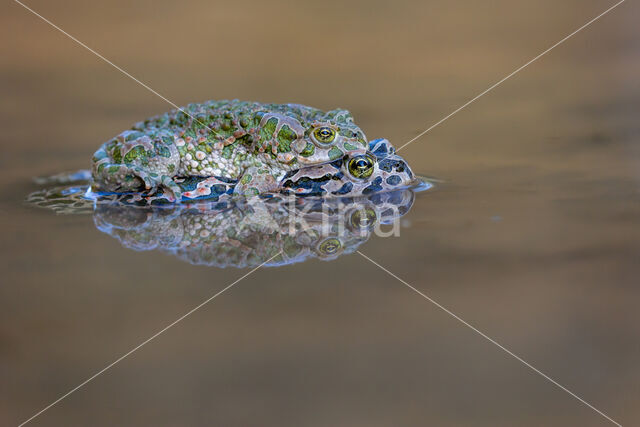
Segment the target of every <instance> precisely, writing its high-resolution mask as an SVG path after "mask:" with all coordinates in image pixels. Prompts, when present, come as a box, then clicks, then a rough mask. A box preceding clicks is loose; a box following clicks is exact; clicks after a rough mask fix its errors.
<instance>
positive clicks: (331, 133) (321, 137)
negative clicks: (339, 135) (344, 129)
mask: <svg viewBox="0 0 640 427" xmlns="http://www.w3.org/2000/svg"><path fill="white" fill-rule="evenodd" d="M313 139H314V140H315V141H316V142H318V143H319V144H331V143H332V142H333V140H334V139H336V131H335V129H333V128H330V127H329V126H320V127H317V128H315V129H314V130H313Z"/></svg>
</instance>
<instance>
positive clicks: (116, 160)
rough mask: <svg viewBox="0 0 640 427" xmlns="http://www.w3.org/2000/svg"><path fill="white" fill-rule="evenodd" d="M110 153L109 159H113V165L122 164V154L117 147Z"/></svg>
mask: <svg viewBox="0 0 640 427" xmlns="http://www.w3.org/2000/svg"><path fill="white" fill-rule="evenodd" d="M111 153H112V154H111V157H113V162H114V163H122V154H121V153H120V148H119V147H118V148H115V149H114V150H113V151H112V152H111Z"/></svg>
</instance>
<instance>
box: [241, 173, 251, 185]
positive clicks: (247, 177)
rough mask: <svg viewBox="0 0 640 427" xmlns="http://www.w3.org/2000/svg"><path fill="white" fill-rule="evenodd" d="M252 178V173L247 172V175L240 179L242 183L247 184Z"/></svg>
mask: <svg viewBox="0 0 640 427" xmlns="http://www.w3.org/2000/svg"><path fill="white" fill-rule="evenodd" d="M251 179H252V176H251V174H246V175H245V176H243V177H242V179H241V180H240V183H241V184H244V185H246V184H248V183H250V182H251Z"/></svg>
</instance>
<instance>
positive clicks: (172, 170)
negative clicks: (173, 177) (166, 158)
mask: <svg viewBox="0 0 640 427" xmlns="http://www.w3.org/2000/svg"><path fill="white" fill-rule="evenodd" d="M167 170H168V171H169V173H173V172H174V171H175V170H176V166H175V165H173V164H170V165H167Z"/></svg>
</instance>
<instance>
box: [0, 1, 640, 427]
mask: <svg viewBox="0 0 640 427" xmlns="http://www.w3.org/2000/svg"><path fill="white" fill-rule="evenodd" d="M28 4H29V5H30V6H31V7H33V8H34V9H35V10H37V11H38V12H39V13H41V14H43V15H44V16H45V17H47V18H48V19H50V20H52V21H53V22H54V23H56V24H57V25H59V26H60V27H61V28H63V29H65V30H66V31H68V32H69V33H71V34H72V35H74V36H75V37H77V38H78V39H80V40H82V41H83V42H84V43H87V44H88V45H89V46H91V47H92V48H94V49H96V50H97V51H98V52H100V53H101V54H103V55H104V56H106V57H107V58H109V59H110V60H112V61H114V62H115V63H116V64H118V65H120V66H121V67H123V68H124V69H126V70H127V71H128V72H130V73H131V74H133V75H135V76H136V77H137V78H139V79H140V80H142V81H143V82H145V83H147V84H148V85H150V86H151V87H153V88H154V89H155V90H157V91H158V92H160V93H161V94H163V95H164V96H166V97H167V98H169V99H171V100H172V101H173V102H175V103H176V104H179V105H182V104H185V103H187V102H191V101H200V100H204V99H211V98H218V99H225V98H240V99H251V100H258V101H263V102H298V103H304V104H309V105H313V106H316V107H319V108H324V109H329V108H334V107H336V106H341V107H344V108H348V109H349V110H351V111H352V112H353V114H354V116H355V117H356V120H357V122H358V123H359V124H360V126H361V127H362V128H363V129H364V130H365V132H366V133H367V135H368V137H369V138H370V139H373V138H375V137H386V138H388V139H389V140H391V141H392V142H393V143H394V144H395V145H396V146H400V145H402V144H403V143H405V142H406V141H408V140H409V139H411V138H413V137H414V136H415V135H416V134H418V133H419V132H421V131H422V130H424V129H425V128H427V127H428V126H430V125H431V124H433V123H435V122H436V121H438V120H440V119H441V118H442V117H444V116H445V115H447V114H448V113H450V112H451V111H453V110H454V109H456V108H457V107H458V106H460V105H462V104H463V103H464V102H466V101H467V100H469V99H470V98H472V97H473V96H475V95H476V94H478V93H479V92H481V91H482V90H484V89H486V88H487V87H488V86H490V85H491V84H493V83H494V82H496V81H498V80H499V79H501V78H502V77H504V76H505V75H507V74H508V73H510V72H511V71H513V70H514V69H516V68H517V67H519V66H520V65H522V64H523V63H525V62H526V61H528V60H529V59H531V58H533V57H534V56H536V55H537V54H539V53H540V52H541V51H543V50H544V49H546V48H547V47H549V46H550V45H552V44H553V43H555V42H556V41H558V40H560V39H561V38H562V37H564V36H565V35H567V34H569V33H570V32H571V31H573V30H575V29H576V28H578V27H579V26H581V25H582V24H584V23H585V22H587V21H588V20H590V19H591V18H593V17H594V16H596V15H598V14H599V13H600V12H602V11H603V10H605V9H606V8H607V7H609V6H610V5H611V4H613V3H608V2H602V1H588V2H584V1H571V2H564V3H562V4H561V5H558V4H557V3H556V2H551V1H543V2H529V3H527V4H524V3H522V4H514V3H513V2H507V1H495V2H490V3H483V4H482V5H481V4H480V3H478V2H465V1H460V2H447V1H444V0H437V1H430V2H428V3H427V2H425V4H422V2H415V3H412V2H402V1H401V2H394V3H393V5H391V4H390V3H389V4H387V3H383V2H364V1H357V2H349V4H348V5H345V4H343V3H342V2H323V3H322V5H320V4H314V5H312V4H309V5H299V4H297V3H293V2H284V1H276V2H255V1H253V2H235V3H229V2H227V3H224V4H218V5H212V4H210V3H208V2H206V3H205V2H193V3H192V4H190V5H188V6H185V5H183V4H180V3H171V4H169V3H168V4H158V3H157V2H153V3H152V2H150V1H144V2H137V3H136V5H134V6H132V5H129V3H128V2H109V4H108V5H107V4H105V5H100V6H98V5H94V4H87V3H83V2H65V3H64V5H58V4H52V3H50V2H44V1H35V0H33V1H30V2H29V3H28ZM0 8H1V14H0V16H2V18H0V19H1V20H2V25H1V26H0V32H1V35H2V39H3V41H4V42H3V43H2V45H0V57H1V58H2V61H1V62H0V67H1V68H0V73H1V75H2V80H1V83H0V85H1V90H2V97H0V108H1V109H2V115H1V116H0V121H1V122H0V124H1V125H2V129H3V132H2V136H1V137H0V138H1V141H2V149H3V153H2V156H0V166H1V168H0V192H1V196H2V197H0V225H1V227H2V236H3V238H2V240H0V245H1V246H0V254H1V256H2V259H3V261H4V262H3V263H2V266H3V267H2V275H1V276H0V277H1V278H2V279H1V280H2V286H0V293H1V294H0V313H1V314H0V316H1V317H0V319H1V321H0V369H1V377H2V381H1V383H2V387H1V388H0V393H1V395H0V424H2V425H17V424H19V423H21V422H22V421H24V420H26V419H27V418H29V417H30V416H32V415H33V414H34V413H36V412H37V411H39V410H40V409H42V408H44V407H45V406H46V405H48V404H49V403H51V402H52V401H54V400H56V399H57V398H58V397H60V396H61V395H62V394H64V393H65V392H67V391H69V390H70V389H72V388H73V387H75V386H77V385H78V384H80V383H82V382H83V381H84V380H86V379H87V378H89V377H90V376H91V375H93V374H94V373H96V372H98V371H99V370H101V369H102V368H104V367H105V366H106V365H108V364H109V363H111V362H113V361H114V360H116V359H117V358H118V357H120V356H121V355H123V354H124V353H126V352H127V351H129V350H131V349H132V348H134V347H135V346H136V345H138V344H139V343H141V342H142V341H144V340H145V339H147V338H148V337H150V336H151V335H153V334H154V333H156V332H157V331H159V330H160V329H162V328H163V327H165V326H166V325H168V324H170V323H171V322H173V321H174V320H175V319H177V318H178V317H180V316H182V315H183V314H184V313H186V312H187V311H189V310H190V309H192V308H193V307H195V306H197V305H198V304H200V303H201V302H203V301H205V300H206V299H207V298H209V297H211V296H212V295H214V294H216V293H217V292H219V291H220V290H222V289H224V288H225V287H226V286H227V285H229V284H231V283H232V282H234V281H235V280H237V279H238V278H240V277H241V276H243V275H244V274H246V273H247V272H248V271H249V269H238V268H224V269H223V268H217V267H208V266H202V265H201V266H194V265H191V264H190V263H188V262H185V261H184V260H182V259H180V258H179V257H176V256H173V255H171V254H168V253H165V252H161V251H142V252H138V251H133V250H131V249H128V248H125V247H123V246H122V245H121V244H120V242H119V241H118V240H117V239H114V238H113V237H111V236H110V235H108V234H106V233H103V232H100V231H99V230H98V229H97V228H96V226H95V225H94V218H93V217H92V216H91V215H89V214H87V215H71V216H70V215H55V214H54V213H52V212H50V211H47V210H42V209H36V208H33V207H31V206H29V205H27V204H25V203H24V199H25V197H26V195H27V194H29V193H30V192H32V191H34V190H36V189H37V186H36V185H35V184H33V183H32V181H31V178H32V177H34V176H38V175H43V174H50V173H56V172H60V171H63V170H74V169H80V168H86V167H88V162H89V158H90V156H91V154H92V153H93V151H94V150H95V149H96V147H97V146H98V145H99V144H100V143H102V142H103V141H104V140H106V139H107V138H109V137H111V136H112V135H115V134H117V133H119V132H120V131H121V130H123V129H125V128H127V127H128V126H130V125H131V124H132V123H133V122H135V121H137V120H140V119H142V118H145V117H147V116H150V115H152V114H156V113H159V112H162V111H165V110H167V109H168V108H169V106H168V105H167V104H166V103H165V102H164V101H163V100H161V99H160V98H158V97H156V96H155V95H153V94H151V93H149V92H148V91H146V90H145V89H144V88H142V87H141V86H139V85H138V84H136V83H135V82H133V81H131V80H130V79H128V78H127V77H125V76H123V75H122V74H121V73H119V72H118V71H117V70H115V69H113V68H111V67H110V66H109V65H107V64H105V63H104V62H102V61H100V60H99V59H98V58H96V57H95V56H94V55H92V54H91V53H89V52H87V51H86V50H84V49H83V48H81V47H80V46H78V45H76V44H74V42H73V41H71V40H70V39H68V38H66V37H65V36H64V35H62V34H60V33H57V32H55V30H53V29H52V28H50V27H48V26H47V24H45V23H44V22H42V21H40V20H38V18H36V17H35V16H33V15H31V14H29V12H27V11H26V10H24V9H23V8H21V7H20V6H19V5H18V4H16V3H10V2H8V3H5V4H3V5H2V6H0ZM638 18H640V5H638V3H637V2H636V3H633V2H626V3H624V4H623V5H621V6H620V7H619V8H617V9H615V10H614V11H612V12H611V13H610V14H609V15H607V16H605V17H603V18H602V19H601V20H599V21H597V22H596V23H594V24H592V25H591V26H589V27H587V28H586V29H585V30H584V31H582V32H580V33H579V34H577V35H576V36H575V37H573V38H571V39H570V40H568V41H567V42H566V43H565V44H563V45H561V46H559V47H558V48H556V49H555V50H553V51H552V52H550V53H549V54H548V55H546V56H544V57H542V58H541V59H539V60H538V61H537V62H535V63H533V64H532V65H530V66H529V67H527V68H526V69H524V70H523V71H522V72H520V73H519V74H517V75H516V76H514V77H513V78H512V79H510V80H508V81H507V82H505V83H504V84H502V85H501V86H499V87H498V88H496V89H495V90H493V91H492V92H490V93H488V94H487V95H485V96H484V97H482V98H481V99H479V100H478V101H477V102H475V103H473V104H471V105H470V106H469V107H467V108H466V109H464V110H463V111H461V112H460V113H458V114H457V115H455V116H453V117H452V118H450V119H449V120H447V121H445V122H444V123H442V124H441V125H440V126H438V127H436V128H435V129H433V130H432V131H430V132H429V133H427V134H426V135H425V136H424V137H422V138H420V139H419V140H417V141H415V142H414V143H412V144H411V145H409V146H408V147H407V148H405V149H404V150H402V152H401V154H402V155H404V156H405V157H406V158H407V159H408V160H409V162H410V164H411V165H412V167H413V169H414V170H415V171H416V172H419V173H422V174H426V175H430V176H436V177H438V178H440V179H442V180H444V182H443V183H441V184H439V185H437V187H436V188H435V189H434V190H432V191H429V192H425V193H422V194H420V195H419V196H418V197H417V198H416V200H415V202H414V204H413V207H412V208H411V210H410V212H408V213H407V214H406V215H405V216H403V218H402V225H403V228H402V230H401V233H400V236H399V237H389V238H379V237H375V236H374V237H371V238H370V239H369V240H368V241H366V242H365V243H363V244H362V245H361V246H359V250H360V251H362V253H364V254H365V255H367V256H368V257H370V258H371V259H373V260H375V261H376V262H378V263H380V264H381V265H383V266H384V267H385V268H387V269H388V270H390V271H391V272H393V273H394V274H396V275H397V276H398V277H400V278H402V279H403V280H405V281H406V282H407V283H409V284H411V285H412V286H414V287H415V288H416V289H418V290H420V291H421V292H423V293H425V294H426V295H428V296H429V297H430V298H433V299H434V300H435V301H437V302H438V303H439V304H442V305H443V306H444V307H446V308H448V309H449V310H451V311H452V312H454V313H455V314H456V315H458V316H460V317H461V318H463V319H464V320H466V321H467V322H469V323H470V324H472V325H474V326H475V327H477V328H478V329H479V330H481V331H482V332H483V333H485V334H487V335H488V336H490V337H492V338H494V339H495V340H497V341H498V342H499V343H501V344H502V345H504V346H505V347H506V348H508V349H509V350H511V351H513V352H514V353H516V354H518V355H519V356H521V357H522V358H523V359H525V360H526V361H528V362H529V363H531V364H532V365H533V366H535V367H536V368H537V369H540V370H541V371H542V372H544V373H545V374H547V375H549V376H550V377H552V378H553V379H555V380H556V381H558V382H559V383H560V384H562V385H563V386H565V387H567V388H568V389H569V390H571V391H572V392H574V393H576V394H577V395H579V396H580V397H582V398H583V399H585V400H586V401H588V402H589V403H591V404H593V405H594V406H595V407H596V408H598V409H599V410H601V411H603V412H604V413H606V414H607V415H609V416H610V417H612V418H613V419H615V420H616V421H618V422H620V423H621V424H623V425H635V424H638V422H639V421H640V410H639V409H638V406H637V402H638V401H640V364H639V361H640V345H639V342H640V341H639V336H640V310H638V305H639V303H640V284H639V283H638V282H639V281H638V277H639V274H640V263H639V261H640V227H639V225H640V199H639V196H640V191H639V189H640V168H639V166H640V148H639V145H638V143H639V141H638V140H639V137H640V127H639V125H638V123H639V122H638V111H640V83H639V80H638V75H640V55H639V53H640V50H639V48H640V32H638V26H637V22H638ZM32 423H33V424H34V425H36V424H38V425H56V426H57V425H61V426H62V425H105V426H106V425H225V426H234V425H237V426H246V425H274V426H280V425H305V426H325V425H344V426H360V425H362V426H387V425H452V426H453V425H487V426H494V425H523V426H538V425H581V426H590V425H594V426H595V425H607V424H608V422H607V421H606V419H604V418H603V417H601V416H600V415H598V414H597V413H596V412H594V411H593V410H592V409H589V408H588V407H587V406H585V405H584V404H582V403H581V402H579V401H578V400H576V399H575V398H573V397H572V396H570V395H569V394H567V393H566V392H564V391H562V390H560V389H559V388H558V387H556V386H555V385H553V384H552V383H550V382H549V381H547V380H545V379H544V378H542V377H541V376H539V375H537V374H536V373H534V372H533V371H531V370H530V369H529V368H527V367H526V366H524V365H523V364H521V363H520V362H518V361H517V360H515V359H513V358H512V357H510V356H509V355H508V354H506V353H505V352H504V351H502V350H501V349H499V348H498V347H496V346H495V345H493V344H491V343H490V342H488V341H487V340H486V339H484V338H482V337H481V336H480V335H478V334H477V333H475V332H474V331H472V330H470V329H469V328H467V327H465V326H464V325H462V324H461V323H460V322H458V321H457V320H455V319H454V318H452V317H451V316H449V315H448V314H447V313H445V312H443V311H442V310H440V309H439V308H438V307H436V306H435V305H433V304H431V303H430V302H429V301H427V300H425V299H424V298H422V297H421V296H419V295H418V294H416V293H415V292H413V291H412V290H411V289H409V288H408V287H407V286H405V285H404V284H402V283H401V282H399V281H398V280H396V279H394V278H393V277H391V276H389V275H388V274H387V273H385V272H384V271H382V270H381V269H379V268H378V267H376V266H375V265H374V264H372V263H370V262H369V261H367V259H365V258H364V257H362V256H360V255H358V254H357V253H353V254H347V255H344V256H340V257H338V258H337V259H335V260H333V261H321V260H318V259H316V258H313V259H309V260H307V261H306V262H302V263H296V264H293V265H288V266H283V267H265V268H261V269H259V270H257V271H256V272H255V273H253V274H251V275H250V276H248V277H246V278H245V279H244V280H242V281H240V282H239V283H238V284H237V285H235V286H234V287H232V288H231V289H229V290H228V291H226V292H225V293H224V294H222V295H220V296H219V297H218V298H216V299H215V300H213V301H212V302H211V303H210V304H208V305H206V306H204V307H202V308H201V309H200V310H198V311H197V312H195V313H194V314H193V315H191V316H190V317H188V318H186V319H185V320H183V321H182V322H180V323H179V324H177V325H176V326H175V327H173V328H172V329H170V330H168V331H167V332H165V333H164V334H162V335H160V336H159V337H158V338H157V339H155V340H153V341H151V342H150V343H149V344H147V345H146V346H144V347H142V348H141V349H140V350H138V351H137V352H135V353H133V354H132V355H131V356H129V357H127V358H126V359H124V360H123V361H122V362H120V363H118V364H117V365H115V366H114V367H113V368H111V369H110V370H108V371H106V372H105V373H104V374H102V375H100V376H99V377H97V378H96V379H95V380H94V381H92V382H90V383H88V384H87V385H86V386H84V387H83V388H81V389H79V390H78V391H77V392H75V393H73V394H72V395H70V396H69V397H67V398H66V399H64V400H63V401H61V402H60V403H58V404H57V405H55V406H53V407H52V408H51V409H49V410H48V411H46V412H45V413H43V414H42V415H41V416H39V417H38V418H36V419H35V420H33V422H32Z"/></svg>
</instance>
